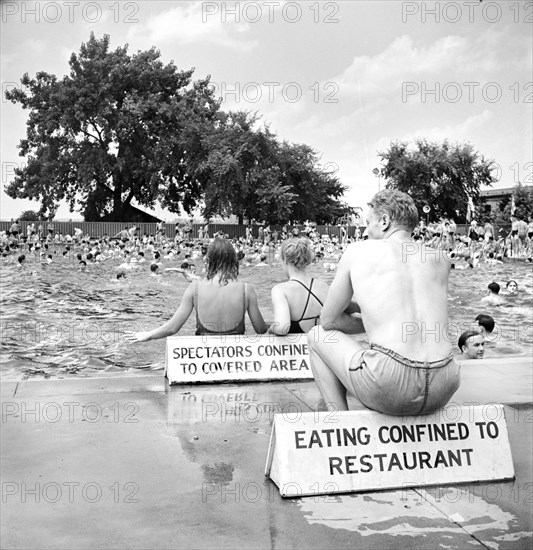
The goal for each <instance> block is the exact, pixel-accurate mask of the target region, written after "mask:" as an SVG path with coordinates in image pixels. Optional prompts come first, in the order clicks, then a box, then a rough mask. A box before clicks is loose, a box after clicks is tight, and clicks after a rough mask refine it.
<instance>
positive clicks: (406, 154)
mask: <svg viewBox="0 0 533 550" xmlns="http://www.w3.org/2000/svg"><path fill="white" fill-rule="evenodd" d="M414 145H415V147H414V148H413V147H409V143H407V142H393V143H391V145H390V147H389V149H388V150H387V151H384V152H380V153H378V154H379V156H380V157H381V160H382V162H383V163H384V166H383V167H382V169H381V175H382V176H383V177H384V178H385V179H386V180H387V184H386V187H387V188H389V189H398V190H400V191H404V192H405V193H408V194H409V195H410V196H411V197H412V198H413V200H414V201H415V203H416V205H417V207H418V209H419V210H420V211H421V210H422V208H423V207H424V206H425V205H428V206H429V207H430V208H431V211H430V213H429V219H430V220H431V221H434V220H437V219H439V218H440V217H449V218H454V219H455V220H456V221H459V222H462V223H464V222H465V220H466V213H467V208H468V198H469V197H470V198H471V199H472V201H474V203H475V202H477V201H478V199H479V192H480V188H481V186H482V185H487V186H492V183H493V182H495V181H496V178H495V177H494V176H493V175H492V171H493V170H495V169H496V165H495V164H494V162H493V161H491V160H486V159H485V158H484V157H483V156H482V155H480V153H478V152H477V151H475V150H474V148H473V146H472V145H471V144H469V143H466V144H453V145H452V144H450V143H448V141H444V142H442V143H436V142H430V141H428V140H426V139H418V140H416V141H415V144H414Z"/></svg>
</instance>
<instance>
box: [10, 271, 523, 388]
mask: <svg viewBox="0 0 533 550" xmlns="http://www.w3.org/2000/svg"><path fill="white" fill-rule="evenodd" d="M117 265H118V264H117V263H112V262H111V261H107V262H104V263H102V264H99V265H89V266H88V267H87V269H86V270H85V271H80V270H79V269H78V265H77V262H74V261H70V262H69V261H64V263H61V262H60V261H57V262H54V263H52V264H50V265H40V264H38V263H37V264H35V263H32V262H31V261H30V262H29V265H28V268H27V269H19V268H18V267H17V266H16V265H12V264H7V265H6V264H4V265H2V266H0V304H1V311H2V319H1V324H0V349H1V352H2V353H1V359H0V373H1V375H2V377H4V378H19V377H20V375H21V374H23V375H26V376H29V377H42V376H44V377H55V378H65V377H73V376H75V377H96V376H104V375H108V374H109V373H128V374H135V373H141V372H143V371H146V370H162V369H163V368H164V352H165V341H164V340H158V341H152V342H146V343H141V344H129V343H127V342H125V341H124V334H125V333H127V332H130V331H132V330H149V329H152V328H154V327H156V326H158V325H160V324H162V323H164V322H165V321H167V320H168V319H169V318H170V317H171V316H172V314H173V313H174V312H175V310H176V308H177V306H178V305H179V303H180V299H181V296H182V294H183V292H184V290H185V288H186V287H187V285H188V283H187V282H186V281H185V279H184V278H183V277H182V276H181V275H180V274H176V273H166V274H165V275H163V276H161V277H151V276H150V275H149V264H144V265H143V266H142V268H141V270H139V271H137V272H131V273H128V278H127V279H126V280H120V281H117V279H116V273H117V271H116V266H117ZM176 266H177V263H172V262H170V261H167V262H166V264H165V265H164V267H176ZM311 273H312V274H313V276H315V277H320V278H322V279H324V280H326V281H331V280H332V279H333V277H334V273H332V272H325V271H324V269H323V267H322V264H314V265H313V266H311ZM450 277H451V278H450V298H449V305H450V327H448V332H447V333H446V334H447V335H448V336H446V334H444V333H443V337H449V338H450V341H452V342H456V341H457V338H458V336H459V334H460V332H462V331H463V330H466V329H467V328H468V326H469V325H470V324H471V323H472V322H473V320H474V318H475V316H476V315H477V314H478V313H488V314H490V315H492V316H493V317H494V318H495V320H496V323H497V328H496V330H495V332H494V334H493V336H492V340H493V341H492V342H491V343H490V344H488V349H487V352H486V356H506V355H525V354H528V355H531V350H532V344H533V308H532V305H533V269H532V265H531V264H528V263H524V262H518V261H513V262H509V263H504V264H499V265H497V266H494V267H491V266H487V265H481V266H480V267H478V268H476V269H474V270H468V271H466V270H464V271H452V272H451V276H450ZM240 279H241V280H243V281H246V282H249V283H252V284H253V285H254V286H255V288H256V291H257V294H258V299H259V305H260V308H261V311H262V312H263V316H264V318H265V320H266V321H267V322H268V321H271V320H272V318H273V312H272V309H271V303H270V289H271V288H272V286H273V285H274V284H276V283H278V282H281V281H284V280H286V278H285V276H284V274H283V272H282V270H281V267H280V266H279V264H276V263H275V262H273V264H272V265H271V266H269V267H261V268H257V267H244V268H242V269H241V275H240ZM509 279H514V280H516V281H517V282H518V287H519V293H518V295H516V296H509V297H506V300H507V302H506V304H505V305H504V306H501V307H493V306H489V307H487V306H482V305H481V304H480V299H481V298H482V297H483V296H484V295H485V294H486V289H487V284H488V283H490V282H492V281H496V282H498V283H500V285H502V293H503V292H505V283H506V282H507V281H508V280H509ZM194 330H195V320H194V314H193V315H191V317H190V318H189V320H188V321H187V323H186V324H185V326H184V327H183V329H182V330H181V331H180V334H183V335H191V334H194ZM247 332H250V333H253V329H252V328H251V325H250V323H249V320H248V319H247ZM455 347H456V346H455ZM456 352H458V350H457V349H456Z"/></svg>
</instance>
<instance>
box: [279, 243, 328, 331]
mask: <svg viewBox="0 0 533 550" xmlns="http://www.w3.org/2000/svg"><path fill="white" fill-rule="evenodd" d="M280 255H281V265H282V267H283V271H284V272H285V273H286V275H288V277H289V280H288V281H287V282H285V283H280V284H277V285H276V286H275V287H274V288H273V289H272V305H273V306H274V323H273V324H272V326H271V327H270V329H269V332H271V333H273V334H277V335H279V336H284V335H285V334H287V333H289V332H290V333H291V334H304V333H307V332H309V330H310V329H311V327H313V326H315V325H317V324H318V322H319V319H320V312H321V311H322V304H323V303H324V300H325V299H326V296H327V294H328V288H329V287H328V285H327V284H326V283H325V282H324V281H320V280H318V279H313V278H312V277H311V276H310V275H308V274H307V272H306V269H307V266H308V265H310V264H311V263H312V262H313V251H312V248H311V241H309V240H308V239H307V238H305V237H292V238H290V239H287V240H286V241H283V244H282V245H281V251H280Z"/></svg>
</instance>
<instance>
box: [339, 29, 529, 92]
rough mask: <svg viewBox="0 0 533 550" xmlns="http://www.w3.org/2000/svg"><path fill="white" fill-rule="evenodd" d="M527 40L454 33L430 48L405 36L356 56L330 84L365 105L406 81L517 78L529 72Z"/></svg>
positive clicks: (504, 33)
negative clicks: (332, 83)
mask: <svg viewBox="0 0 533 550" xmlns="http://www.w3.org/2000/svg"><path fill="white" fill-rule="evenodd" d="M529 39H530V37H529ZM529 39H528V37H527V36H523V35H520V34H515V33H513V32H512V29H510V28H508V27H507V28H504V29H502V30H500V31H492V30H491V31H487V32H485V33H481V34H480V35H477V36H474V37H470V36H469V37H465V36H452V35H450V36H446V37H443V38H440V39H438V40H436V41H435V42H433V43H432V44H430V45H429V46H422V45H419V44H417V43H415V40H414V39H413V38H412V37H410V36H407V35H403V36H400V37H397V38H395V39H394V40H393V41H392V42H391V43H390V44H389V46H388V47H387V48H385V49H384V50H383V51H381V52H379V53H378V54H376V55H374V56H357V57H354V59H353V61H352V63H351V64H350V65H349V66H348V67H346V68H345V70H344V71H343V72H342V73H341V74H339V75H338V76H337V77H334V78H333V79H330V80H332V81H335V82H336V83H337V84H338V86H339V88H340V93H341V94H342V95H343V96H347V97H355V98H357V99H359V100H360V101H363V100H366V99H367V98H368V97H371V96H376V95H379V96H381V97H383V96H384V95H390V94H393V93H398V90H399V89H400V88H401V85H402V83H403V82H417V83H421V82H424V81H425V80H428V82H433V83H434V82H436V81H437V82H442V83H446V82H450V81H459V82H463V81H473V80H476V81H480V80H482V79H484V80H483V82H489V81H493V80H496V81H498V80H500V79H501V78H502V77H503V74H509V73H515V76H513V78H515V77H519V76H523V74H525V71H529V70H530V66H531V47H530V43H529ZM510 52H512V55H509V54H510Z"/></svg>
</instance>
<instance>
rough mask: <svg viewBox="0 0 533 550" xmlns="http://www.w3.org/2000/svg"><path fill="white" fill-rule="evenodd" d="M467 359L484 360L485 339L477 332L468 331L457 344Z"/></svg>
mask: <svg viewBox="0 0 533 550" xmlns="http://www.w3.org/2000/svg"><path fill="white" fill-rule="evenodd" d="M457 345H458V346H459V349H460V350H461V353H462V354H463V356H464V358H465V359H483V355H484V354H485V337H484V336H483V334H481V332H479V331H477V330H467V331H465V332H463V334H461V336H460V337H459V341H458V342H457Z"/></svg>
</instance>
